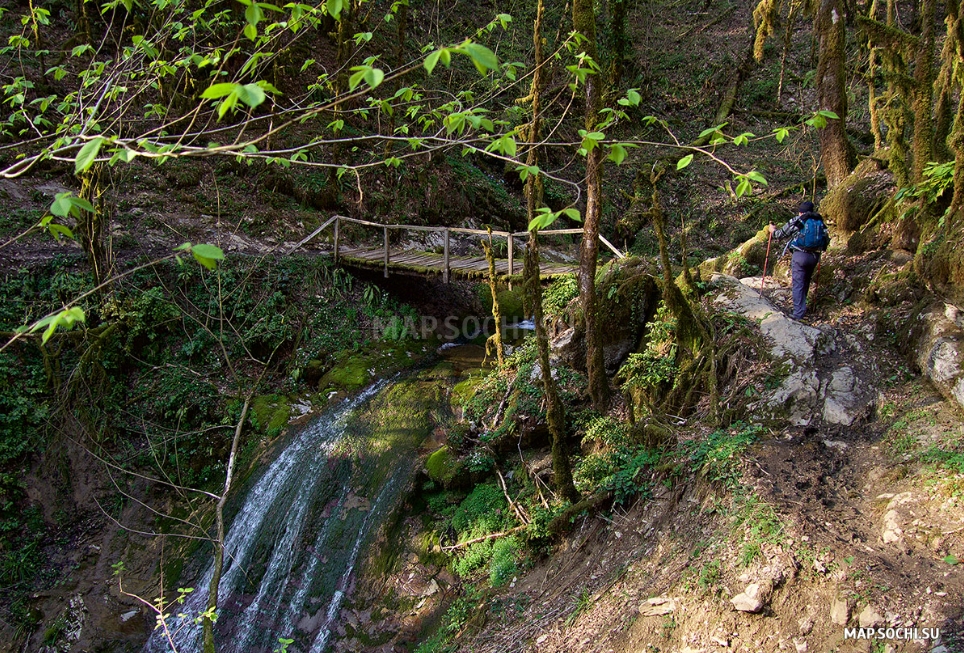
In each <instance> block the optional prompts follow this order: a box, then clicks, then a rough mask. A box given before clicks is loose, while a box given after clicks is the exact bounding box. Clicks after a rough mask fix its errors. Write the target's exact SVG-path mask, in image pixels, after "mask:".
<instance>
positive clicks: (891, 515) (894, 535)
mask: <svg viewBox="0 0 964 653" xmlns="http://www.w3.org/2000/svg"><path fill="white" fill-rule="evenodd" d="M903 537H904V531H903V530H902V529H901V527H900V513H899V512H897V511H896V510H888V511H887V512H886V513H884V525H883V528H882V529H881V531H880V539H881V540H883V542H884V544H892V543H895V542H900V540H901V539H902V538H903Z"/></svg>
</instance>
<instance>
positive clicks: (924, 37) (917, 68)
mask: <svg viewBox="0 0 964 653" xmlns="http://www.w3.org/2000/svg"><path fill="white" fill-rule="evenodd" d="M934 15H935V8H934V0H921V8H920V21H921V38H920V42H919V44H918V48H917V56H916V60H915V62H914V85H915V89H914V182H915V183H920V182H922V181H923V180H924V167H925V166H926V165H927V163H928V162H930V161H933V160H934V120H933V111H934Z"/></svg>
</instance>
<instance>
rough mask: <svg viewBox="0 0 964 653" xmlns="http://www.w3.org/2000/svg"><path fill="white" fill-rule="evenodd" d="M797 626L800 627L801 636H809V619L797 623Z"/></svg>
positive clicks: (810, 626)
mask: <svg viewBox="0 0 964 653" xmlns="http://www.w3.org/2000/svg"><path fill="white" fill-rule="evenodd" d="M797 625H798V626H800V634H801V635H809V634H810V633H811V632H812V631H813V619H811V618H810V617H804V618H803V619H801V620H800V621H798V622H797Z"/></svg>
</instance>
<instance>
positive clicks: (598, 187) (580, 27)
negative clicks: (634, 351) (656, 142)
mask: <svg viewBox="0 0 964 653" xmlns="http://www.w3.org/2000/svg"><path fill="white" fill-rule="evenodd" d="M572 26H573V29H574V30H575V31H577V32H579V33H580V34H581V35H582V36H584V37H585V38H586V40H585V42H584V43H583V44H582V48H583V51H584V52H585V53H586V54H587V55H588V56H589V58H591V59H592V61H593V62H594V65H596V66H597V72H596V74H591V75H587V77H586V82H585V85H584V87H583V88H584V91H583V96H584V98H585V101H586V108H585V113H586V117H585V126H586V131H588V132H592V131H595V128H596V125H597V124H598V122H599V111H600V108H601V106H602V83H603V80H602V78H601V77H602V74H601V73H602V71H601V70H599V69H598V62H599V56H598V52H597V50H596V15H595V13H594V9H593V2H592V0H573V3H572ZM602 170H603V153H602V148H600V147H598V146H597V147H594V148H592V150H591V151H590V152H588V153H587V154H586V215H585V216H584V222H583V235H582V245H581V246H580V249H579V298H580V302H581V303H582V310H583V316H584V320H585V324H586V374H587V376H588V377H589V395H590V397H591V398H592V403H593V406H594V407H595V408H596V409H597V410H604V409H605V408H606V407H607V406H608V405H609V397H610V389H609V379H607V378H606V367H605V364H604V362H603V351H602V337H601V336H602V333H601V331H600V324H599V317H598V315H597V306H596V303H597V302H596V257H597V256H598V255H599V222H600V219H601V216H602Z"/></svg>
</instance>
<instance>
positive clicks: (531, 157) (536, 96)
mask: <svg viewBox="0 0 964 653" xmlns="http://www.w3.org/2000/svg"><path fill="white" fill-rule="evenodd" d="M543 9H544V7H543V2H542V0H538V3H537V5H536V19H535V22H534V23H533V27H532V32H533V34H532V40H533V43H534V45H535V49H534V55H535V59H534V61H535V71H534V72H533V75H532V123H531V124H530V125H529V129H528V134H527V138H528V140H529V142H530V143H532V144H533V145H532V147H531V148H530V149H529V152H528V155H527V156H526V165H528V166H536V165H538V164H539V151H538V147H537V146H536V145H535V143H538V142H539V134H540V124H541V120H542V116H541V111H542V86H543V66H544V64H545V58H544V56H543V53H542V15H543ZM541 204H542V180H541V178H540V177H539V175H529V177H528V178H527V179H526V213H527V214H528V219H529V221H530V222H531V221H532V219H533V218H534V217H535V216H536V209H537V208H539V206H540V205H541ZM523 271H524V272H523V273H524V276H525V282H524V289H525V298H526V302H527V303H528V305H529V312H530V313H531V315H532V320H533V322H534V323H535V329H536V347H537V348H538V350H539V367H540V368H541V369H542V391H543V393H544V394H545V397H546V425H547V426H548V427H549V435H550V436H551V437H552V477H553V483H554V485H555V486H556V492H558V493H559V496H561V497H562V498H563V499H566V500H568V501H571V502H573V503H575V502H576V501H578V500H579V492H578V491H576V486H575V485H574V484H573V482H572V466H571V464H570V462H569V449H568V447H567V446H566V408H565V406H564V405H563V403H562V400H561V399H560V398H559V391H558V388H556V381H555V379H553V378H552V368H551V367H550V364H549V335H548V334H547V333H546V326H545V322H544V321H543V320H544V316H543V314H542V283H541V282H540V279H539V277H540V272H539V236H538V233H537V232H536V231H535V230H530V231H529V241H528V243H526V253H525V264H524V268H523Z"/></svg>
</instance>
